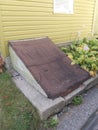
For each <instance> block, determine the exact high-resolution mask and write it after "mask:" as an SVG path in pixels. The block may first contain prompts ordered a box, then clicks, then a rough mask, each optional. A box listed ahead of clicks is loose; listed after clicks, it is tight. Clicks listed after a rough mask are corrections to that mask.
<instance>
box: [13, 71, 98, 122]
mask: <svg viewBox="0 0 98 130" xmlns="http://www.w3.org/2000/svg"><path fill="white" fill-rule="evenodd" d="M10 73H11V75H12V79H13V81H14V83H15V84H16V86H17V87H18V88H19V89H20V90H21V92H22V93H23V94H24V95H25V96H26V97H27V99H28V100H29V101H30V102H31V103H32V105H33V106H34V107H35V108H36V109H37V110H38V113H39V115H40V118H41V119H42V120H45V119H47V118H48V117H49V116H51V115H54V114H55V113H58V112H60V111H62V109H63V108H64V106H65V105H67V104H69V103H70V102H71V100H72V99H73V97H74V96H76V95H79V94H80V93H83V92H84V91H85V90H86V89H88V88H90V87H93V85H94V80H95V81H96V82H95V83H96V84H98V76H96V77H94V78H91V79H89V80H87V81H86V82H84V83H83V84H82V85H81V86H80V87H79V88H78V89H76V90H74V91H73V92H71V93H70V94H68V95H67V96H65V97H64V98H62V97H58V98H56V99H55V100H52V99H49V98H47V97H46V96H44V95H43V94H41V93H39V91H37V90H36V89H35V88H34V87H33V86H31V85H30V84H29V83H28V82H27V81H26V80H25V79H24V78H23V77H22V76H21V75H20V74H19V73H17V72H16V71H15V70H13V69H11V70H10ZM91 84H92V85H91Z"/></svg>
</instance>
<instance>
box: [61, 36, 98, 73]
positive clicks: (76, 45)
mask: <svg viewBox="0 0 98 130" xmlns="http://www.w3.org/2000/svg"><path fill="white" fill-rule="evenodd" d="M61 49H62V50H63V51H64V52H65V53H66V54H67V55H68V57H69V58H70V59H71V60H72V63H71V64H72V65H74V64H78V65H80V66H81V67H82V68H83V69H85V70H86V71H88V72H89V73H90V75H91V76H95V75H96V74H97V72H98V40H96V39H92V40H88V39H86V38H84V39H83V40H81V41H75V42H73V43H72V44H71V45H70V46H69V47H68V48H65V47H62V48H61Z"/></svg>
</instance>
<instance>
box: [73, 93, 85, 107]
mask: <svg viewBox="0 0 98 130" xmlns="http://www.w3.org/2000/svg"><path fill="white" fill-rule="evenodd" d="M82 102H83V99H82V96H80V95H79V96H76V97H74V98H73V100H72V104H74V105H80V104H81V103H82Z"/></svg>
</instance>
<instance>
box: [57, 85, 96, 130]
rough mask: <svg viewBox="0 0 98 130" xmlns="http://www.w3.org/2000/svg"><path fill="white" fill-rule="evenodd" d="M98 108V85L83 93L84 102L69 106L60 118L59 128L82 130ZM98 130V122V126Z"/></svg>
mask: <svg viewBox="0 0 98 130" xmlns="http://www.w3.org/2000/svg"><path fill="white" fill-rule="evenodd" d="M96 109H98V86H96V87H93V88H92V89H90V90H88V92H87V93H84V94H83V103H82V104H81V105H79V106H72V105H70V106H68V110H67V112H66V113H63V114H62V115H61V116H60V117H59V119H60V123H59V125H58V127H57V130H81V127H82V126H83V125H84V124H85V122H86V121H87V120H88V118H89V117H90V116H91V115H92V114H93V113H94V112H95V111H96ZM94 130H98V124H96V128H95V129H94Z"/></svg>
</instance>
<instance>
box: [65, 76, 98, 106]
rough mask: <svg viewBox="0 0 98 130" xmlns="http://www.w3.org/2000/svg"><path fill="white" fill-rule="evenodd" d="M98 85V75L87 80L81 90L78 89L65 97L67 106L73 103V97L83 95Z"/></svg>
mask: <svg viewBox="0 0 98 130" xmlns="http://www.w3.org/2000/svg"><path fill="white" fill-rule="evenodd" d="M97 84H98V75H96V76H95V77H92V78H90V79H88V80H86V81H85V82H83V84H82V85H81V86H80V87H79V88H77V89H76V90H74V91H73V92H71V93H70V94H68V95H67V96H65V97H64V99H65V105H67V104H69V103H70V102H71V101H72V99H73V97H75V96H77V95H79V94H81V93H83V92H84V91H85V90H88V89H90V88H92V87H94V86H95V85H97Z"/></svg>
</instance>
